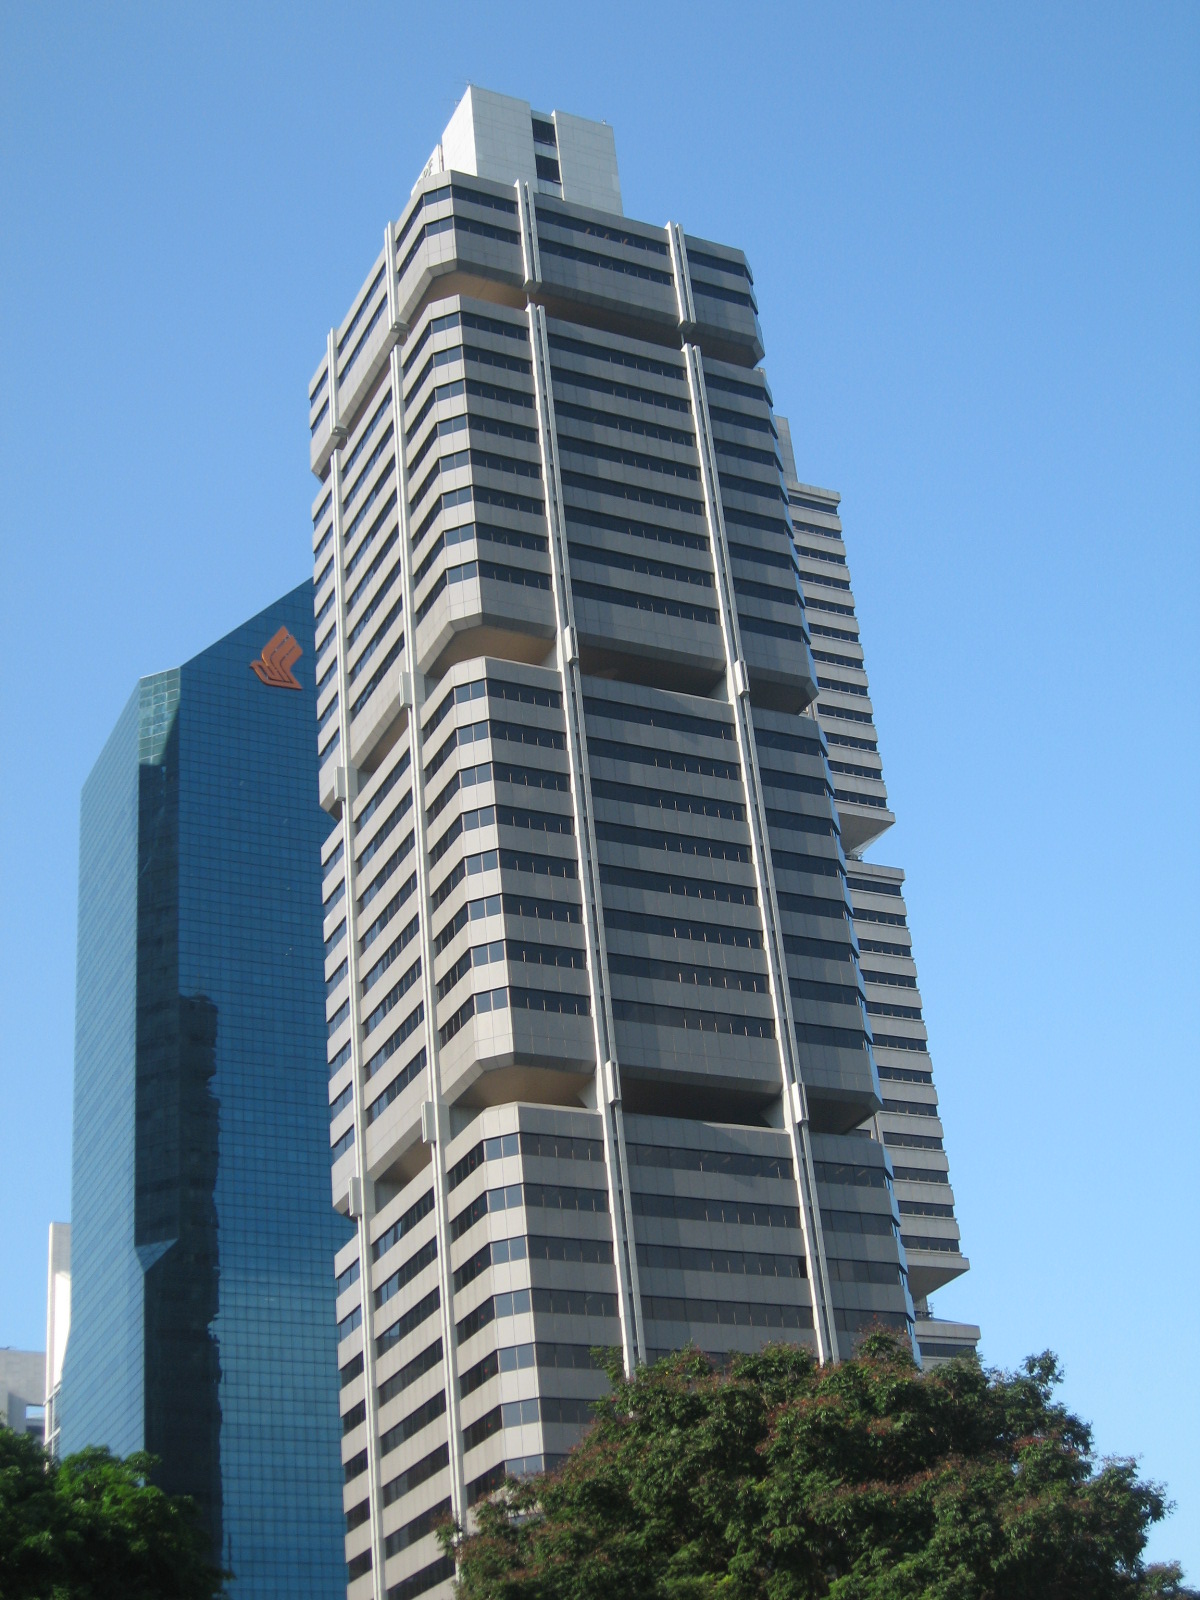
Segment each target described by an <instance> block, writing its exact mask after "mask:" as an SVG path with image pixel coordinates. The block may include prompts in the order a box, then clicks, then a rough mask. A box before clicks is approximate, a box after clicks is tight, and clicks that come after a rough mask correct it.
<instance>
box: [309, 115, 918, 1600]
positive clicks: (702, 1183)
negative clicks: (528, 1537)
mask: <svg viewBox="0 0 1200 1600" xmlns="http://www.w3.org/2000/svg"><path fill="white" fill-rule="evenodd" d="M762 355H763V346H762V340H761V336H760V331H759V325H758V317H757V310H756V304H755V299H754V290H753V280H752V278H751V274H750V270H749V268H748V266H747V264H746V260H745V257H744V256H743V255H742V254H741V252H740V251H738V250H735V249H731V248H729V247H727V246H724V245H719V244H714V243H712V242H710V241H707V240H703V239H698V238H695V237H693V236H691V235H689V234H687V233H686V232H685V231H684V230H683V228H681V227H680V226H678V225H676V224H669V225H668V226H666V227H665V228H664V227H653V226H650V225H647V224H644V223H639V222H633V221H630V220H629V219H627V218H626V217H624V215H623V214H622V209H621V197H620V185H619V181H618V176H617V167H616V157H615V148H614V144H613V136H612V132H611V130H610V129H609V128H608V127H607V126H605V125H604V124H599V123H591V122H586V121H583V120H582V119H580V118H577V117H568V116H565V115H563V114H562V113H554V114H553V115H542V114H540V113H538V112H534V111H531V109H530V107H529V106H528V105H527V104H525V103H524V102H522V101H518V100H511V99H506V98H504V97H501V96H498V95H493V94H488V93H485V92H483V91H481V90H478V89H472V90H470V91H469V92H468V94H467V96H466V98H465V99H464V100H463V102H462V103H461V104H460V106H459V107H458V109H457V111H456V112H455V114H454V117H453V118H452V120H451V122H450V125H449V127H448V128H447V130H446V132H445V134H444V135H443V138H442V140H441V142H440V144H439V145H438V147H437V149H436V150H435V151H434V154H433V156H432V157H431V158H430V161H429V162H428V164H427V166H426V168H425V171H424V172H423V173H422V175H421V178H420V179H419V181H418V183H417V185H416V187H415V189H414V190H413V192H412V195H411V197H410V199H409V201H408V204H407V205H406V206H405V208H404V210H403V213H402V215H401V216H400V218H399V220H398V221H397V222H389V223H388V224H387V226H386V228H385V230H384V244H383V249H382V251H381V252H380V255H379V256H378V258H377V259H376V261H375V263H374V264H373V265H372V267H371V269H370V271H369V272H368V274H367V276H366V279H365V282H364V284H363V287H362V290H361V291H360V293H359V294H358V295H357V296H356V297H355V299H354V302H353V304H352V305H351V307H350V309H349V311H348V313H347V315H346V317H345V319H344V320H343V322H342V324H341V326H340V327H339V328H337V329H335V330H333V331H331V333H330V335H329V338H328V343H327V348H326V352H325V355H324V358H323V359H322V361H321V364H320V366H319V367H318V369H317V371H316V374H315V376H314V378H313V382H312V384H311V386H310V428H311V460H312V466H313V470H314V472H315V473H316V475H317V477H318V478H319V479H320V487H319V489H318V492H317V495H316V499H315V502H314V508H313V528H314V533H313V547H314V552H315V574H316V596H315V602H316V618H317V633H316V647H317V668H316V670H317V685H318V688H317V692H318V707H317V710H318V728H319V733H318V739H319V749H320V763H321V778H320V788H321V795H322V803H323V804H324V805H325V807H326V809H327V810H329V811H330V812H331V814H333V815H334V816H335V817H336V819H337V822H338V826H337V828H336V829H335V830H334V832H333V833H332V834H331V835H330V838H329V840H328V843H327V845H326V847H325V852H324V859H325V880H324V897H325V913H326V915H325V927H324V934H325V953H326V966H325V971H326V982H327V989H328V1002H327V1004H328V1012H327V1016H328V1024H329V1063H330V1072H331V1076H330V1085H329V1096H330V1109H331V1115H332V1122H331V1129H330V1136H331V1140H332V1144H333V1154H334V1165H333V1190H334V1198H335V1203H336V1205H337V1206H338V1208H339V1209H340V1210H341V1211H343V1212H344V1213H345V1214H347V1215H348V1216H350V1217H351V1218H352V1219H353V1220H354V1222H355V1226H356V1232H355V1238H354V1240H353V1241H352V1242H351V1243H350V1244H349V1245H347V1246H346V1248H345V1249H344V1250H343V1251H342V1252H341V1254H340V1255H339V1258H338V1269H339V1273H340V1276H339V1280H338V1282H339V1302H338V1314H339V1318H340V1336H341V1342H340V1347H339V1365H340V1369H341V1382H342V1411H343V1429H344V1439H343V1460H344V1467H345V1479H346V1488H345V1509H346V1520H347V1559H348V1563H349V1576H350V1595H351V1597H352V1600H358V1597H360V1596H363V1597H366V1596H369V1595H373V1596H375V1597H377V1600H383V1597H384V1596H387V1597H388V1600H413V1597H416V1596H419V1595H425V1594H432V1593H434V1592H435V1591H437V1592H438V1593H441V1594H446V1593H448V1592H449V1579H450V1577H451V1575H452V1570H453V1569H452V1565H451V1564H450V1563H449V1562H448V1561H447V1559H446V1558H445V1557H444V1556H443V1555H442V1553H441V1552H440V1549H439V1546H438V1544H437V1541H436V1538H435V1535H434V1531H433V1530H434V1528H435V1526H436V1524H437V1523H438V1521H439V1520H441V1519H443V1518H444V1517H445V1516H446V1515H447V1514H452V1515H454V1516H455V1517H457V1518H458V1519H459V1520H460V1521H465V1519H466V1516H467V1513H468V1508H469V1507H470V1506H471V1505H472V1504H473V1503H474V1502H475V1501H476V1500H477V1499H478V1498H479V1497H480V1496H481V1495H483V1494H486V1493H488V1492H489V1491H490V1490H492V1489H493V1488H494V1487H496V1486H497V1485H498V1484H499V1483H500V1482H501V1481H502V1480H503V1478H504V1476H505V1474H506V1473H517V1474H519V1473H522V1472H530V1471H535V1470H537V1469H538V1468H540V1467H542V1466H543V1465H545V1464H547V1463H550V1462H553V1461H554V1460H555V1459H556V1458H557V1457H558V1456H560V1455H561V1454H562V1452H563V1451H565V1450H566V1449H567V1448H569V1446H570V1444H571V1443H572V1442H573V1441H574V1440H575V1439H576V1438H577V1437H578V1434H579V1431H580V1429H581V1427H582V1425H583V1424H584V1423H586V1421H587V1418H588V1416H589V1404H590V1401H591V1400H592V1399H593V1398H594V1397H595V1396H596V1395H597V1394H598V1393H600V1392H601V1390H602V1389H603V1387H604V1382H605V1380H604V1378H603V1376H602V1374H600V1373H598V1372H597V1371H596V1370H595V1369H594V1367H593V1364H592V1359H591V1356H590V1353H589V1352H590V1350H591V1348H592V1347H594V1346H597V1345H602V1346H615V1347H617V1348H619V1349H620V1350H621V1352H622V1354H623V1357H624V1360H625V1362H626V1365H627V1366H632V1365H633V1364H635V1363H636V1362H638V1361H640V1360H643V1359H650V1358H652V1357H654V1356H655V1355H656V1354H658V1353H659V1352H661V1351H665V1350H669V1349H672V1348H676V1347H678V1346H680V1345H683V1344H685V1343H687V1342H688V1341H689V1340H693V1341H695V1342H696V1343H697V1344H698V1345H700V1346H701V1347H702V1348H704V1349H706V1350H708V1351H710V1352H713V1353H716V1354H718V1355H722V1356H723V1355H725V1354H727V1353H728V1352H730V1351H736V1350H740V1349H747V1348H753V1347H756V1346H758V1345H760V1344H762V1343H763V1342H764V1341H766V1340H770V1339H780V1338H783V1339H790V1340H799V1341H802V1342H806V1343H807V1344H809V1345H810V1347H811V1348H813V1349H814V1351H815V1352H816V1353H817V1354H819V1355H820V1356H821V1357H822V1358H823V1359H833V1358H836V1357H837V1356H838V1355H840V1354H844V1353H846V1352H848V1351H849V1350H850V1349H851V1348H852V1346H853V1343H854V1340H855V1337H856V1335H857V1334H858V1333H859V1332H860V1330H862V1329H863V1328H865V1327H867V1326H869V1325H871V1324H873V1323H879V1322H883V1323H886V1324H889V1325H891V1326H894V1327H897V1328H899V1329H902V1330H906V1331H908V1332H910V1333H911V1331H912V1329H913V1327H914V1303H913V1298H912V1293H911V1292H910V1286H909V1269H908V1263H907V1261H906V1257H905V1250H904V1247H903V1246H902V1244H901V1241H900V1227H901V1221H900V1214H899V1212H898V1210H897V1206H896V1198H895V1190H894V1184H893V1177H892V1172H891V1163H890V1159H889V1155H888V1150H887V1148H886V1146H885V1144H884V1143H883V1142H881V1140H880V1138H879V1137H878V1133H879V1130H880V1127H881V1123H880V1122H879V1120H878V1114H879V1113H880V1111H881V1109H882V1099H881V1095H880V1080H879V1076H878V1074H877V1071H876V1065H875V1061H874V1057H873V1054H872V1047H871V1028H870V1025H869V1023H868V1020H867V1011H866V993H865V990H864V980H863V975H862V972H861V969H860V962H859V950H858V946H857V942H856V938H855V930H854V922H853V914H852V905H851V893H852V887H851V885H850V884H849V882H848V877H847V849H846V848H845V845H844V841H843V838H842V833H841V829H842V823H841V821H840V818H839V811H838V805H837V800H836V795H835V785H834V780H833V777H832V775H831V771H830V766H829V761H828V759H827V755H828V752H827V747H826V743H825V740H824V738H823V736H822V731H821V725H820V723H819V722H818V721H817V720H816V719H815V717H814V716H813V715H811V714H806V713H809V712H811V708H812V705H813V702H814V700H815V698H816V696H817V693H818V680H817V674H816V671H815V670H814V665H813V660H812V655H811V653H810V641H809V637H808V632H807V628H806V623H805V612H804V606H803V595H802V588H801V582H800V580H799V577H798V568H797V559H796V555H795V551H794V546H793V529H792V524H791V515H790V510H789V502H788V495H787V490H786V487H785V482H784V471H783V463H782V459H781V456H780V453H779V444H778V431H777V427H776V424H775V421H774V419H773V416H772V406H771V396H770V391H769V389H768V387H767V383H766V380H765V378H764V376H763V373H762V372H761V370H759V368H758V362H759V361H760V359H761V357H762ZM855 837H856V839H857V835H856V836H855ZM872 1135H875V1136H874V1137H873V1136H872Z"/></svg>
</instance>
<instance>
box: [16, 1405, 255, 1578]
mask: <svg viewBox="0 0 1200 1600" xmlns="http://www.w3.org/2000/svg"><path fill="white" fill-rule="evenodd" d="M153 1468H154V1458H153V1457H152V1456H148V1455H132V1456H128V1457H127V1458H126V1459H125V1460H124V1461H122V1460H120V1459H119V1458H118V1457H117V1456H114V1455H110V1454H109V1452H108V1451H107V1450H96V1449H91V1450H83V1451H81V1452H80V1453H79V1454H78V1455H74V1456H68V1457H67V1458H66V1460H65V1461H63V1462H61V1463H60V1462H57V1461H54V1460H52V1459H51V1458H49V1457H48V1456H47V1455H46V1453H45V1451H44V1450H43V1449H42V1448H41V1447H40V1445H37V1444H35V1443H34V1441H33V1440H32V1439H29V1438H27V1437H26V1436H25V1435H24V1434H20V1433H14V1432H13V1431H12V1429H10V1428H0V1597H2V1600H213V1597H214V1596H216V1595H219V1594H221V1593H222V1585H223V1583H224V1574H222V1573H220V1572H218V1571H217V1569H216V1568H215V1567H213V1566H212V1565H211V1562H210V1560H209V1543H208V1537H207V1535H206V1534H205V1533H204V1531H203V1530H202V1529H201V1528H200V1527H199V1525H198V1524H197V1522H196V1519H195V1514H194V1511H193V1508H192V1505H191V1502H190V1501H188V1500H186V1499H183V1498H181V1497H172V1496H171V1495H167V1494H164V1493H163V1492H162V1490H161V1489H156V1488H155V1487H154V1486H153V1484H151V1483H150V1482H149V1481H148V1480H149V1475H150V1473H151V1472H152V1470H153Z"/></svg>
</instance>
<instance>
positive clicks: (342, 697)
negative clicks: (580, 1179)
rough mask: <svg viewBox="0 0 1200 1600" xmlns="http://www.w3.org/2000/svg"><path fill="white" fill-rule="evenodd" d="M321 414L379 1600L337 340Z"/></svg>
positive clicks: (369, 1203)
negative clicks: (327, 433)
mask: <svg viewBox="0 0 1200 1600" xmlns="http://www.w3.org/2000/svg"><path fill="white" fill-rule="evenodd" d="M329 412H330V416H331V417H332V418H333V420H334V424H335V429H336V431H335V435H334V448H333V456H332V458H331V460H330V467H329V473H330V495H331V498H332V502H333V581H334V606H335V608H336V622H335V636H336V639H337V685H338V737H339V747H340V754H341V761H340V762H339V764H338V768H337V780H336V792H337V795H338V798H339V799H340V801H341V816H340V821H341V830H342V859H343V871H344V873H345V879H346V983H347V987H348V993H349V1003H350V1063H351V1073H352V1079H351V1082H352V1084H353V1102H352V1103H353V1106H354V1150H355V1156H354V1174H353V1176H352V1177H351V1179H350V1216H351V1219H352V1221H353V1222H354V1226H355V1230H356V1232H357V1235H358V1274H359V1288H360V1294H361V1297H362V1350H363V1383H364V1386H365V1390H366V1396H365V1398H366V1413H367V1417H366V1422H367V1493H368V1496H369V1504H370V1513H371V1518H370V1521H371V1574H372V1589H373V1592H374V1596H375V1600H386V1593H385V1589H384V1582H383V1563H384V1555H383V1496H382V1489H381V1481H380V1470H379V1397H378V1391H377V1389H376V1385H375V1327H374V1325H375V1316H374V1299H375V1296H374V1288H373V1284H374V1273H373V1272H372V1270H371V1269H372V1265H373V1263H372V1260H371V1220H372V1218H373V1217H374V1215H375V1185H374V1184H373V1183H372V1181H371V1178H370V1174H369V1173H368V1172H367V1111H366V1099H365V1096H366V1078H365V1076H364V1072H363V1029H362V985H361V982H360V978H359V948H358V869H357V863H356V860H355V836H356V828H355V822H354V801H355V797H356V796H357V794H358V773H357V772H356V770H355V769H354V767H353V766H352V765H351V764H350V668H349V651H348V647H347V643H346V534H345V519H344V517H343V515H342V448H343V446H344V444H345V441H346V432H345V429H344V428H342V427H341V426H340V422H339V419H338V374H337V335H336V333H335V332H334V331H333V330H332V329H331V330H330V334H329Z"/></svg>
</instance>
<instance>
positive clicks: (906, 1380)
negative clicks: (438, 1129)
mask: <svg viewBox="0 0 1200 1600" xmlns="http://www.w3.org/2000/svg"><path fill="white" fill-rule="evenodd" d="M609 1376H610V1379H611V1381H612V1392H611V1393H610V1394H609V1395H608V1396H607V1397H606V1398H605V1399H604V1400H602V1401H601V1402H600V1403H599V1404H598V1406H597V1417H596V1422H595V1424H594V1425H593V1427H592V1428H591V1430H590V1431H589V1432H588V1434H587V1435H586V1436H585V1438H584V1439H583V1440H582V1442H581V1443H580V1444H579V1445H578V1446H577V1448H576V1449H575V1450H574V1451H573V1452H572V1453H571V1455H570V1456H569V1457H568V1458H567V1460H566V1462H565V1464H564V1465H563V1466H562V1467H561V1468H560V1469H559V1470H558V1471H557V1472H555V1473H553V1474H551V1475H549V1476H546V1477H542V1478H538V1479H535V1480H533V1481H532V1482H530V1483H526V1484H522V1485H515V1484H509V1485H508V1486H507V1488H506V1490H505V1491H503V1492H502V1494H501V1495H500V1496H498V1497H496V1498H495V1499H494V1500H493V1501H492V1502H491V1503H489V1504H484V1505H482V1506H480V1507H479V1508H477V1509H478V1532H477V1533H475V1534H474V1535H473V1536H471V1537H469V1538H466V1539H464V1540H463V1541H462V1542H461V1544H460V1545H459V1547H458V1554H459V1557H460V1567H459V1594H460V1595H461V1596H462V1597H463V1600H816V1597H822V1600H917V1597H920V1600H1130V1597H1133V1596H1138V1597H1142V1596H1150V1595H1156V1596H1180V1597H1182V1596H1185V1595H1193V1596H1194V1591H1191V1590H1187V1589H1184V1588H1183V1587H1182V1586H1181V1582H1180V1574H1179V1569H1178V1568H1177V1567H1174V1566H1172V1567H1169V1568H1168V1567H1147V1566H1146V1565H1145V1564H1144V1562H1143V1552H1144V1549H1145V1543H1146V1534H1147V1531H1148V1529H1149V1527H1150V1526H1151V1524H1153V1523H1155V1522H1157V1521H1159V1520H1160V1518H1162V1517H1163V1516H1164V1514H1165V1513H1166V1510H1167V1509H1168V1507H1167V1505H1166V1503H1165V1501H1164V1498H1163V1492H1162V1490H1161V1488H1160V1487H1158V1486H1157V1485H1155V1484H1152V1483H1147V1482H1145V1481H1143V1480H1142V1479H1140V1478H1139V1477H1138V1474H1137V1471H1136V1468H1135V1465H1134V1463H1133V1462H1132V1461H1124V1460H1122V1461H1105V1462H1102V1463H1100V1464H1099V1465H1097V1464H1095V1462H1094V1461H1093V1457H1092V1438H1091V1431H1090V1429H1089V1428H1088V1426H1087V1425H1086V1424H1085V1423H1083V1422H1081V1421H1080V1419H1079V1418H1078V1417H1076V1416H1073V1415H1072V1414H1071V1413H1070V1412H1069V1411H1068V1410H1066V1408H1065V1407H1064V1406H1062V1405H1061V1404H1058V1403H1057V1402H1056V1401H1055V1400H1054V1398H1053V1395H1054V1389H1055V1386H1056V1385H1057V1384H1058V1382H1059V1381H1060V1373H1059V1370H1058V1366H1057V1364H1056V1362H1055V1360H1054V1358H1053V1357H1052V1356H1051V1355H1048V1354H1047V1355H1042V1356H1038V1357H1035V1358H1032V1359H1030V1360H1029V1361H1027V1362H1026V1363H1025V1368H1024V1370H1023V1371H1022V1372H1020V1373H1017V1374H1005V1373H998V1372H988V1371H984V1370H983V1369H982V1368H981V1367H980V1366H979V1365H978V1364H977V1363H976V1362H974V1361H972V1360H959V1361H955V1362H952V1363H951V1364H949V1365H947V1366H944V1367H940V1368H938V1369H935V1370H933V1371H931V1372H927V1373H923V1372H921V1371H920V1370H919V1369H918V1368H917V1367H916V1366H915V1364H914V1362H913V1360H912V1357H911V1355H910V1354H909V1352H908V1350H907V1348H906V1347H905V1346H904V1345H903V1344H902V1343H901V1342H900V1341H899V1340H898V1339H897V1338H896V1336H895V1335H893V1334H889V1333H872V1334H871V1335H869V1336H868V1337H867V1339H866V1340H865V1342H864V1343H863V1345H862V1347H861V1349H860V1352H859V1354H858V1355H857V1356H856V1357H855V1359H853V1360H851V1361H846V1362H844V1363H842V1364H841V1365H840V1366H836V1367H824V1368H819V1367H817V1366H816V1364H815V1363H814V1362H813V1360H812V1359H811V1357H810V1356H808V1355H807V1354H806V1353H805V1352H804V1351H802V1350H798V1349H796V1348H794V1347H790V1346H775V1347H772V1348H768V1349H766V1350H763V1351H762V1352H761V1353H760V1354H758V1355H753V1356H742V1357H739V1358H737V1359H736V1360H735V1361H734V1362H733V1363H732V1365H731V1367H730V1368H729V1370H728V1371H727V1372H725V1373H719V1372H714V1371H713V1369H712V1367H711V1366H710V1365H709V1363H708V1362H707V1361H706V1360H705V1358H704V1357H703V1356H702V1355H700V1354H698V1353H697V1352H695V1351H685V1352H683V1353H682V1354H680V1355H676V1356H672V1357H669V1358H667V1359H665V1360H662V1361H660V1362H659V1363H658V1364H657V1365H656V1366H653V1367H649V1368H647V1369H644V1370H642V1371H640V1372H639V1373H638V1374H637V1375H636V1377H635V1378H634V1379H633V1380H632V1381H629V1382H627V1381H625V1379H624V1377H623V1376H622V1374H621V1371H620V1366H619V1364H618V1363H615V1362H614V1363H613V1365H612V1366H611V1367H610V1370H609ZM451 1536H452V1531H451V1530H444V1532H443V1538H444V1539H445V1541H446V1543H447V1546H449V1545H450V1542H451Z"/></svg>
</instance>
